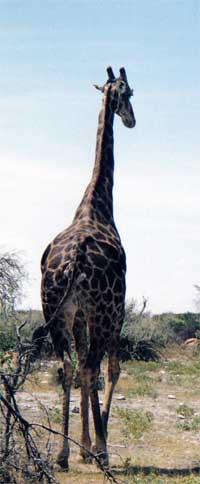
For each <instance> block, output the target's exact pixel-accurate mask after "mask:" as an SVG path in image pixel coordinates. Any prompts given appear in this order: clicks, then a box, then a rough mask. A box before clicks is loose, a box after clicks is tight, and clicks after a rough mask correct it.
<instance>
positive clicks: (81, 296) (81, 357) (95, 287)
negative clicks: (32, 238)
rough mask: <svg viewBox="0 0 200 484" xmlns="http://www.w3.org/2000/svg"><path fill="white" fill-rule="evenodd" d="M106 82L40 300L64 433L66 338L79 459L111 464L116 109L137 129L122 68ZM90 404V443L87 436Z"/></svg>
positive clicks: (121, 275)
mask: <svg viewBox="0 0 200 484" xmlns="http://www.w3.org/2000/svg"><path fill="white" fill-rule="evenodd" d="M107 74H108V79H107V82H106V83H105V84H104V86H103V87H99V86H97V85H95V87H96V88H97V89H99V90H100V91H101V92H102V94H103V101H102V109H101V111H100V114H99V120H98V129H97V139H96V155H95V163H94V168H93V173H92V178H91V181H90V183H89V185H88V186H87V189H86V191H85V193H84V195H83V198H82V201H81V203H80V205H79V207H78V209H77V210H76V213H75V216H74V219H73V221H72V223H71V225H70V226H69V227H68V228H67V229H65V230H64V231H63V232H61V233H60V234H59V235H57V237H55V239H54V240H53V241H52V242H51V243H50V244H49V245H48V247H47V248H46V250H45V252H44V254H43V256H42V260H41V270H42V285H41V295H42V305H43V313H44V318H45V321H46V326H45V328H46V330H44V333H45V334H46V333H47V331H50V333H51V337H52V340H53V344H54V348H55V351H56V352H57V354H58V355H59V356H60V358H61V359H62V361H63V368H62V369H60V370H59V371H60V376H61V380H62V386H63V427H62V431H63V434H64V435H66V436H68V432H69V404H70V388H71V384H72V363H71V341H72V340H73V341H74V345H75V350H76V352H77V358H78V370H77V372H78V375H79V379H80V387H81V390H80V391H81V400H80V414H81V423H82V425H81V429H82V430H81V444H82V446H83V447H82V448H81V451H80V453H81V456H82V458H83V460H85V461H89V459H90V457H88V452H87V450H89V451H90V450H91V449H92V450H93V451H95V452H96V453H97V455H98V456H99V458H100V461H101V462H102V463H103V464H105V465H108V452H107V444H106V441H107V425H108V417H109V411H110V406H111V400H112V394H113V390H114V387H115V385H116V383H117V380H118V378H119V374H120V366H119V361H118V349H119V340H120V331H121V327H122V323H123V318H124V302H125V273H126V257H125V252H124V249H123V247H122V244H121V240H120V236H119V234H118V231H117V228H116V226H115V222H114V216H113V195H112V192H113V172H114V155H113V141H114V139H113V121H114V115H115V114H118V115H119V116H120V117H121V119H122V121H123V123H124V125H125V126H126V127H128V128H132V127H134V126H135V116H134V112H133V109H132V106H131V103H130V97H131V96H132V95H133V90H132V89H130V87H129V84H128V81H127V76H126V71H125V69H124V68H121V69H120V75H119V77H118V78H115V76H114V73H113V70H112V68H111V67H108V68H107ZM105 353H106V354H107V355H108V368H107V376H106V384H105V398H104V403H103V408H102V412H101V411H100V404H99V396H98V390H97V380H98V375H99V371H100V364H101V361H102V358H103V356H104V354H105ZM89 401H90V403H91V408H92V414H93V420H94V429H95V442H94V445H93V447H92V446H91V445H92V444H91V438H90V433H89ZM69 452H70V449H69V444H68V439H66V438H64V439H63V443H62V447H61V450H60V452H59V454H58V458H57V462H58V464H59V465H60V466H61V467H62V468H64V469H65V470H68V458H69Z"/></svg>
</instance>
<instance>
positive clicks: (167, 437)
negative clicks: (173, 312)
mask: <svg viewBox="0 0 200 484" xmlns="http://www.w3.org/2000/svg"><path fill="white" fill-rule="evenodd" d="M173 361H175V363H174V364H172V362H166V361H163V362H162V363H160V362H159V363H154V364H153V365H152V364H151V363H149V364H148V363H142V362H133V363H129V364H125V365H122V374H121V378H120V381H119V383H118V385H117V388H116V392H115V394H114V397H113V405H112V410H111V415H110V421H109V437H108V451H109V455H110V463H111V466H119V465H120V466H121V468H122V469H123V467H124V466H125V467H126V465H128V466H129V467H131V466H136V467H139V468H141V469H142V468H146V467H148V466H150V467H153V468H163V469H166V468H168V469H175V468H176V469H182V468H184V469H185V468H188V469H189V468H193V467H194V466H199V462H200V455H199V446H200V425H199V426H198V425H197V427H196V428H195V426H194V425H193V426H192V425H190V426H189V425H188V427H187V425H185V426H184V425H182V426H181V425H180V423H181V424H182V423H184V422H186V423H187V422H188V423H191V422H192V419H194V417H197V418H196V422H198V417H199V421H200V372H199V374H198V372H197V370H198V364H199V361H198V360H193V361H188V360H187V359H186V360H185V361H184V362H182V359H181V358H180V357H177V358H176V360H174V359H173ZM56 364H57V362H55V361H50V362H44V364H43V365H42V368H40V370H39V371H38V372H37V373H35V374H33V375H32V376H31V377H29V381H28V382H27V383H26V385H25V387H24V389H23V391H20V392H19V394H18V402H19V406H20V408H21V410H22V413H23V415H24V416H25V417H26V418H27V419H28V420H29V421H31V422H40V423H44V424H47V423H48V419H47V414H48V416H49V417H50V420H51V425H52V427H53V428H55V429H57V430H61V420H62V391H61V388H60V386H57V385H56V384H55V382H53V380H52V373H53V371H52V368H54V367H55V365H56ZM119 396H121V397H124V398H119ZM100 400H103V392H100ZM181 405H184V406H185V407H186V406H187V407H189V408H191V409H192V412H191V415H190V416H189V417H187V412H186V416H184V415H181V414H180V411H179V409H180V408H181ZM185 407H184V408H185ZM75 408H76V409H77V411H76V412H75V411H74V409H75ZM78 409H79V390H77V389H73V390H72V394H71V402H70V436H71V437H72V438H73V439H75V440H79V438H80V414H79V413H78ZM121 409H125V410H126V412H124V414H123V415H124V416H123V417H119V415H120V410H121ZM133 410H134V411H137V412H139V413H138V415H147V414H149V415H150V414H151V415H152V418H151V425H150V426H149V428H148V430H144V431H142V432H141V434H140V436H139V437H137V436H135V435H134V434H131V433H129V434H128V433H126V432H125V429H126V426H127V425H128V422H130V420H129V418H131V415H132V414H131V412H132V411H133ZM129 413H130V415H129ZM90 424H91V435H92V436H93V435H94V430H93V422H92V416H91V413H90ZM42 439H43V438H42ZM41 445H43V442H42V440H41ZM59 445H60V438H59V437H58V436H52V437H51V455H52V461H55V458H56V454H57V452H58V448H59ZM83 476H84V480H82V479H83ZM57 479H58V481H59V482H60V483H62V482H65V483H67V482H69V483H70V484H71V483H73V482H74V483H75V482H79V481H80V482H84V483H85V484H86V483H87V484H93V483H95V484H96V483H98V482H102V474H101V473H100V472H99V470H98V469H97V468H96V467H95V465H92V466H91V465H84V464H83V463H82V461H81V460H80V457H79V449H78V448H77V446H76V445H74V444H71V455H70V473H69V474H68V475H66V474H63V473H62V472H58V474H57ZM129 482H132V481H129ZM133 482H134V481H133ZM138 482H139V481H138ZM152 482H153V481H152ZM160 482H161V481H160ZM163 482H164V481H163ZM177 482H178V481H177ZM180 482H181V481H180ZM182 482H184V481H182ZM188 482H189V481H188ZM191 482H192V481H191ZM199 482H200V481H199Z"/></svg>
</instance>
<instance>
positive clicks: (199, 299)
mask: <svg viewBox="0 0 200 484" xmlns="http://www.w3.org/2000/svg"><path fill="white" fill-rule="evenodd" d="M194 287H195V289H196V291H197V293H196V298H195V305H196V308H197V311H200V286H198V285H197V284H195V285H194Z"/></svg>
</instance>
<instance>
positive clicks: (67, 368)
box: [57, 354, 72, 471]
mask: <svg viewBox="0 0 200 484" xmlns="http://www.w3.org/2000/svg"><path fill="white" fill-rule="evenodd" d="M71 384H72V363H71V359H70V357H69V355H68V354H67V355H65V357H64V362H63V373H62V387H63V392H64V393H63V424H62V433H63V434H64V435H65V437H64V438H63V445H62V448H61V450H60V452H59V454H58V457H57V463H58V464H59V465H60V466H61V467H62V468H63V469H65V470H66V471H67V470H68V459H69V453H70V450H69V442H68V438H67V437H68V432H69V405H70V390H71Z"/></svg>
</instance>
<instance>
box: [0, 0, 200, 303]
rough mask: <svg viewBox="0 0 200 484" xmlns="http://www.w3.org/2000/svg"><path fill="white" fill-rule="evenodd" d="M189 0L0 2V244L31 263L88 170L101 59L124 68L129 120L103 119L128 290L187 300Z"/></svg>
mask: <svg viewBox="0 0 200 484" xmlns="http://www.w3.org/2000/svg"><path fill="white" fill-rule="evenodd" d="M199 37H200V2H199V0H190V2H188V1H187V0H177V1H176V0H174V1H171V0H145V1H142V0H141V1H139V0H135V1H134V0H123V1H122V0H120V1H117V0H115V1H114V0H113V1H112V0H111V1H109V2H108V1H106V0H98V1H97V0H93V1H87V0H82V1H80V0H74V1H70V0H66V1H60V0H55V1H47V0H43V2H41V1H37V0H34V1H32V0H29V1H24V0H22V1H17V0H13V1H12V0H6V1H3V0H1V1H0V68H1V78H0V112H1V116H0V176H1V190H0V203H1V215H2V216H1V250H2V251H3V250H9V249H17V250H19V251H21V253H22V257H23V259H24V261H25V262H26V264H27V269H28V271H29V273H30V283H29V287H26V289H25V291H26V294H27V297H26V299H25V301H24V305H25V306H26V307H29V306H30V307H34V308H39V307H40V268H39V266H40V257H41V254H42V252H43V250H44V248H45V247H46V245H47V244H48V243H49V241H50V240H51V239H52V238H53V237H54V236H55V235H56V234H57V233H58V232H59V231H61V230H62V229H64V228H65V227H66V226H67V225H69V224H70V222H71V220H72V217H73V214H74V211H75V209H76V207H77V205H78V203H79V201H80V199H81V197H82V193H83V191H84V189H85V186H86V184H87V183H88V181H89V179H90V175H91V172H92V166H93V160H94V152H95V138H96V128H97V117H98V111H99V109H100V105H101V95H100V94H99V93H98V92H97V91H95V89H93V87H92V84H93V83H99V84H101V83H103V82H105V68H106V66H107V65H109V64H111V65H112V67H113V69H114V71H115V72H116V73H117V72H118V69H119V67H121V66H123V65H124V66H125V67H126V69H127V73H128V78H129V82H130V85H131V87H133V88H134V93H135V95H134V98H133V104H134V110H135V116H136V120H137V125H136V128H134V130H127V129H126V128H124V127H123V125H122V124H121V121H120V120H119V119H116V121H115V163H116V170H115V189H114V202H115V219H116V223H117V226H118V228H119V231H120V234H121V237H122V240H123V243H124V246H125V249H126V252H127V263H128V273H127V296H128V298H131V297H133V298H136V299H137V300H138V301H141V299H142V296H146V297H148V299H149V308H150V309H151V310H152V311H153V312H160V311H169V310H173V311H187V310H195V305H194V298H195V289H194V287H193V285H194V284H199V283H200V258H199V246H200V226H199V219H200V213H199V211H200V208H199V207H200V191H199V177H200V163H199V144H200V143H199V124H200V114H199V113H200V87H199V78H200V67H199V66H200V62H199V60H200V59H199V57H200V56H199V53H200V52H199V51H200V47H199V46H200V38H199Z"/></svg>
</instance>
